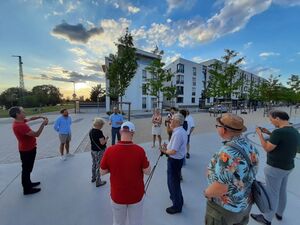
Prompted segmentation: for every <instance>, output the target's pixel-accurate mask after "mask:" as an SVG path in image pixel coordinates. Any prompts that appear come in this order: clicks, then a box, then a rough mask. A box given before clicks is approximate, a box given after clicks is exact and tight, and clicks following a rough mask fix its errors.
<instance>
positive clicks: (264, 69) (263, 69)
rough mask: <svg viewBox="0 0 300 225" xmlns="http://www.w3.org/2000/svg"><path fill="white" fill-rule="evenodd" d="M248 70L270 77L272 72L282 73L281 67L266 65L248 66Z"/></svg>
mask: <svg viewBox="0 0 300 225" xmlns="http://www.w3.org/2000/svg"><path fill="white" fill-rule="evenodd" d="M247 70H248V71H251V72H253V73H254V74H257V75H258V76H260V77H263V78H268V77H269V76H270V75H271V74H272V75H278V74H279V73H280V69H277V68H273V67H266V66H258V67H252V68H247Z"/></svg>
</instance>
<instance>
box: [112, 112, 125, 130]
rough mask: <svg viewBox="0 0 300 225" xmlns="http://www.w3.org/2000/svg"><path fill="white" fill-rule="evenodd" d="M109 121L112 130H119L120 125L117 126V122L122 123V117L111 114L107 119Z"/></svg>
mask: <svg viewBox="0 0 300 225" xmlns="http://www.w3.org/2000/svg"><path fill="white" fill-rule="evenodd" d="M109 121H110V122H111V127H113V128H120V127H121V124H117V122H122V123H123V116H122V115H121V114H118V113H117V114H115V113H113V114H111V115H110V117H109Z"/></svg>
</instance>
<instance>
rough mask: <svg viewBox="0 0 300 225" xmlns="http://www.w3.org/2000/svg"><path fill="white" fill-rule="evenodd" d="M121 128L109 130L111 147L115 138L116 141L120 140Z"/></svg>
mask: <svg viewBox="0 0 300 225" xmlns="http://www.w3.org/2000/svg"><path fill="white" fill-rule="evenodd" d="M120 129H121V127H118V128H114V127H112V128H111V145H114V144H115V140H116V136H117V137H118V141H120V140H121V134H120Z"/></svg>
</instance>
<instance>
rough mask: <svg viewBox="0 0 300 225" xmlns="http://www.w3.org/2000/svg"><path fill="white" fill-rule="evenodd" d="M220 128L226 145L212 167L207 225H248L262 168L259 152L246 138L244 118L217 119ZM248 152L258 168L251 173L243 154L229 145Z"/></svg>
mask: <svg viewBox="0 0 300 225" xmlns="http://www.w3.org/2000/svg"><path fill="white" fill-rule="evenodd" d="M216 129H217V132H218V134H219V135H220V137H221V138H222V139H224V146H222V147H221V149H220V150H219V152H218V153H216V154H215V155H214V157H213V158H212V160H211V162H210V164H209V166H208V187H207V189H206V190H205V191H204V195H205V197H206V198H207V199H208V201H207V207H206V216H205V224H206V225H233V224H238V225H246V224H248V221H249V213H250V210H251V205H252V199H251V185H252V182H253V180H254V177H255V174H256V172H257V168H258V152H257V150H256V149H255V148H254V147H253V146H252V145H251V144H250V143H248V142H247V140H246V139H245V138H244V137H243V136H242V132H244V131H246V127H245V126H244V121H243V119H242V118H241V117H239V116H237V115H233V114H229V113H227V114H224V115H223V116H222V117H219V118H217V121H216ZM228 142H230V143H231V144H234V145H238V146H239V147H240V148H241V150H244V151H245V152H246V153H247V155H248V156H249V158H250V159H251V163H252V165H253V166H254V170H253V171H255V174H253V172H251V171H250V169H249V165H248V164H247V162H246V160H245V158H244V157H243V155H242V154H241V153H240V152H239V150H238V149H236V148H233V147H230V146H229V144H226V143H228Z"/></svg>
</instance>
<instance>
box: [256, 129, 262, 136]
mask: <svg viewBox="0 0 300 225" xmlns="http://www.w3.org/2000/svg"><path fill="white" fill-rule="evenodd" d="M256 133H257V134H258V136H260V137H261V136H262V130H261V128H260V127H256Z"/></svg>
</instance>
